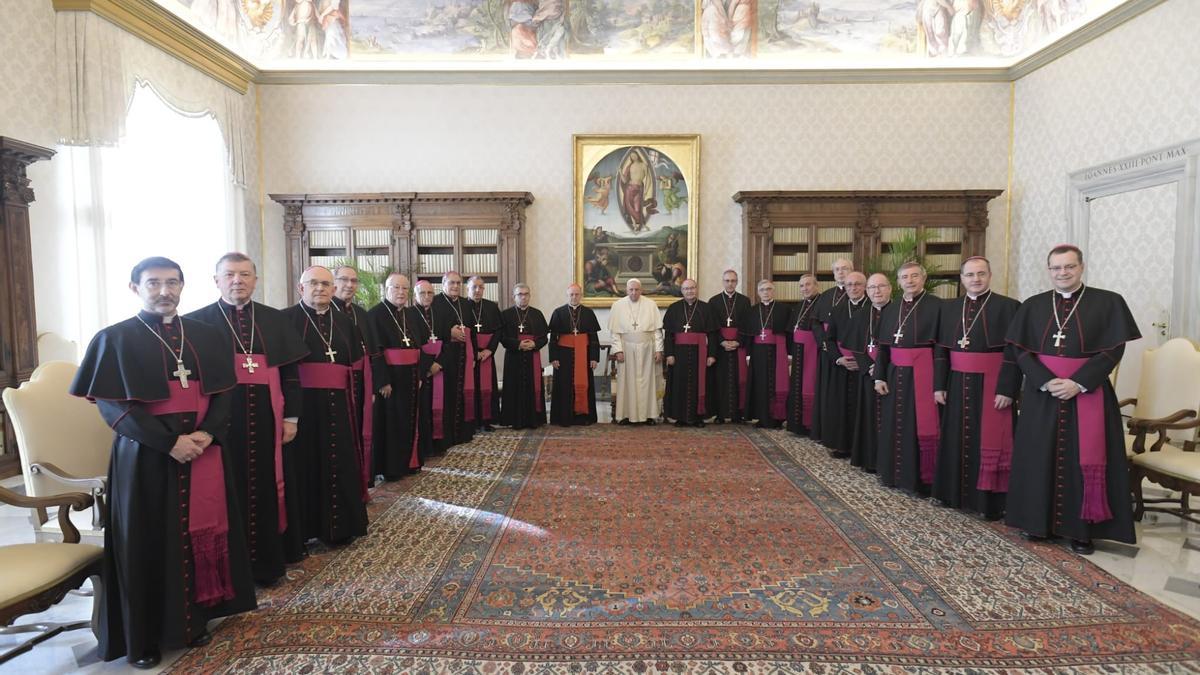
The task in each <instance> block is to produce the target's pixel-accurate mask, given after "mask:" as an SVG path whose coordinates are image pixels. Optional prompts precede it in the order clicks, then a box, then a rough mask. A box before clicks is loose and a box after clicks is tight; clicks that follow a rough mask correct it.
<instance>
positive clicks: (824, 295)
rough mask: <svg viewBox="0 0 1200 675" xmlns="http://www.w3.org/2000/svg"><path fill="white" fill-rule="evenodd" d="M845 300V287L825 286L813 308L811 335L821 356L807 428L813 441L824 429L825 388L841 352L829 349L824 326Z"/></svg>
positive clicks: (825, 414)
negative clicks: (810, 424) (809, 423)
mask: <svg viewBox="0 0 1200 675" xmlns="http://www.w3.org/2000/svg"><path fill="white" fill-rule="evenodd" d="M845 302H846V289H844V288H842V287H840V286H834V287H833V288H827V289H825V290H824V291H821V295H820V296H818V297H817V306H816V307H815V308H814V309H813V311H814V312H815V313H816V315H817V316H816V318H817V321H816V323H814V324H813V336H814V337H815V338H816V339H817V344H818V345H820V347H821V358H820V359H819V360H818V361H817V393H816V397H815V398H814V399H813V420H812V428H811V429H809V435H810V436H811V437H812V439H813V440H815V441H820V440H821V438H822V437H823V434H824V431H823V430H822V425H823V424H824V421H825V419H826V418H827V417H828V413H827V411H826V410H825V408H826V403H825V401H826V400H827V398H828V397H827V396H826V394H825V392H826V390H828V389H829V377H830V375H831V374H832V373H833V372H834V371H835V370H836V369H837V367H838V366H837V365H836V364H834V361H837V360H838V357H839V356H841V354H838V353H837V350H834V351H832V352H831V351H829V343H828V342H827V340H826V337H825V331H826V326H827V324H828V323H829V317H830V315H832V314H833V312H834V311H835V310H836V309H837V308H838V307H841V306H842V304H843V303H845Z"/></svg>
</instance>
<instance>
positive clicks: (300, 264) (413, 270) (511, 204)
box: [271, 192, 533, 307]
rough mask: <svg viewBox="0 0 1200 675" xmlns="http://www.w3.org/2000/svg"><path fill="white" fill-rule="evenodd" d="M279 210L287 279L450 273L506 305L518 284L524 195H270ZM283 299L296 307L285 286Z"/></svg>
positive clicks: (291, 289) (291, 288)
mask: <svg viewBox="0 0 1200 675" xmlns="http://www.w3.org/2000/svg"><path fill="white" fill-rule="evenodd" d="M271 199H273V200H275V201H276V202H278V203H280V204H282V205H283V207H284V217H283V230H284V233H285V234H286V235H287V259H288V262H287V273H288V279H290V280H295V279H299V278H300V274H301V272H303V271H304V269H305V268H306V267H308V266H310V265H324V266H326V267H332V266H334V265H337V264H339V263H341V262H342V261H351V262H353V263H354V264H355V265H356V266H358V267H359V268H361V269H366V270H370V271H374V272H383V271H384V270H390V271H393V272H402V273H404V274H407V275H408V276H409V277H410V278H411V279H412V280H413V283H416V281H417V280H419V279H428V280H429V281H432V282H433V284H434V287H435V288H439V289H440V285H441V280H442V273H443V272H446V271H448V270H451V269H453V270H455V271H457V272H459V273H461V274H462V275H463V279H464V280H466V279H467V278H468V277H470V276H472V275H478V276H481V277H483V280H484V283H485V288H486V290H485V296H486V297H488V298H490V299H492V300H495V301H496V302H498V303H500V306H501V307H507V306H508V305H509V303H510V302H511V293H510V290H511V288H512V285H513V284H515V283H517V282H518V281H522V280H523V279H524V274H525V267H524V240H523V233H524V230H525V208H526V207H527V206H529V204H531V203H532V202H533V195H532V194H530V193H528V192H404V193H401V192H387V193H370V194H303V195H300V194H272V195H271ZM288 300H289V302H293V303H294V302H296V301H297V296H296V290H295V285H294V284H293V283H289V284H288Z"/></svg>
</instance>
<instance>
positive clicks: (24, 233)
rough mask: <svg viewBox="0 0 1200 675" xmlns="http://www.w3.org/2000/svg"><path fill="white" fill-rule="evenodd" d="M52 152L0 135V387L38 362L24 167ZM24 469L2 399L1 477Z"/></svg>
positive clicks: (16, 381) (25, 375)
mask: <svg viewBox="0 0 1200 675" xmlns="http://www.w3.org/2000/svg"><path fill="white" fill-rule="evenodd" d="M52 156H54V151H53V150H48V149H46V148H42V147H39V146H36V145H31V144H29V143H24V142H21V141H18V140H14V139H12V138H5V137H3V136H0V260H3V261H4V264H3V265H0V390H2V389H5V388H7V387H16V386H19V385H20V384H21V383H22V382H24V381H26V380H28V379H29V376H30V375H31V374H32V373H33V369H34V368H37V365H38V355H37V317H36V316H35V315H34V309H33V249H32V247H31V245H30V238H29V237H30V235H29V204H30V203H31V202H33V188H31V187H30V181H29V178H28V176H26V173H25V168H26V167H27V166H29V165H30V164H33V163H34V162H37V161H41V160H43V159H50V158H51V157H52ZM20 472H21V461H20V456H19V455H17V447H16V443H15V441H14V439H13V430H12V425H11V424H10V423H9V419H8V413H7V411H5V410H4V402H3V400H2V399H0V478H7V477H8V476H14V475H16V474H18V473H20Z"/></svg>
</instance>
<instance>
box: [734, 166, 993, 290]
mask: <svg viewBox="0 0 1200 675" xmlns="http://www.w3.org/2000/svg"><path fill="white" fill-rule="evenodd" d="M1000 193H1001V191H1000V190H881V191H848V192H832V191H822V192H804V191H760V192H738V193H736V194H734V195H733V200H734V201H735V202H737V203H739V204H741V205H742V226H743V239H742V241H743V242H744V243H743V246H744V251H743V253H744V259H745V264H746V270H745V280H744V285H745V288H746V289H747V292H749V293H751V294H752V293H753V285H754V284H755V283H757V282H758V280H759V279H771V280H772V281H774V282H775V296H776V297H777V298H778V299H780V300H786V301H795V300H798V299H799V298H800V277H801V276H803V275H804V274H805V273H813V274H816V275H817V281H818V283H819V284H820V286H821V289H822V290H824V289H826V288H829V287H830V286H832V285H833V273H832V271H831V269H832V267H833V262H834V261H835V260H837V259H838V258H843V257H844V258H849V259H850V260H852V261H853V262H854V266H855V269H863V267H864V266H865V265H868V264H870V263H878V261H879V260H880V259H881V257H883V255H884V254H886V253H888V252H890V251H891V248H892V246H893V244H894V243H896V242H897V241H898V240H900V239H902V238H904V236H905V235H911V234H920V235H921V236H920V239H921V241H922V243H921V244H920V247H919V253H920V254H921V255H922V256H924V258H925V260H926V262H927V263H928V264H929V265H930V267H931V268H934V269H933V270H932V271H931V275H932V276H936V277H941V278H945V279H947V280H952V281H954V282H957V279H958V267H959V264H960V263H961V261H962V259H963V258H965V257H969V256H972V255H984V248H985V232H986V230H987V226H988V215H987V204H988V202H989V201H990V200H992V199H993V198H995V197H996V196H997V195H999V194H1000ZM893 283H894V282H893ZM935 292H936V293H937V294H938V295H941V296H943V297H957V296H958V292H959V288H958V284H957V283H948V284H945V285H943V286H939V287H938V288H937V289H936V290H935Z"/></svg>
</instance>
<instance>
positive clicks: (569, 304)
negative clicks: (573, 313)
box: [567, 302, 583, 309]
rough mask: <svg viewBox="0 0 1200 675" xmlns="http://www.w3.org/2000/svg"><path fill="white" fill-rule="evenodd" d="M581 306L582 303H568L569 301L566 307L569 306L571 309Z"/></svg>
mask: <svg viewBox="0 0 1200 675" xmlns="http://www.w3.org/2000/svg"><path fill="white" fill-rule="evenodd" d="M582 306H583V305H582V304H580V305H572V304H571V303H569V302H568V303H567V307H570V308H571V309H579V308H580V307H582Z"/></svg>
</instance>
